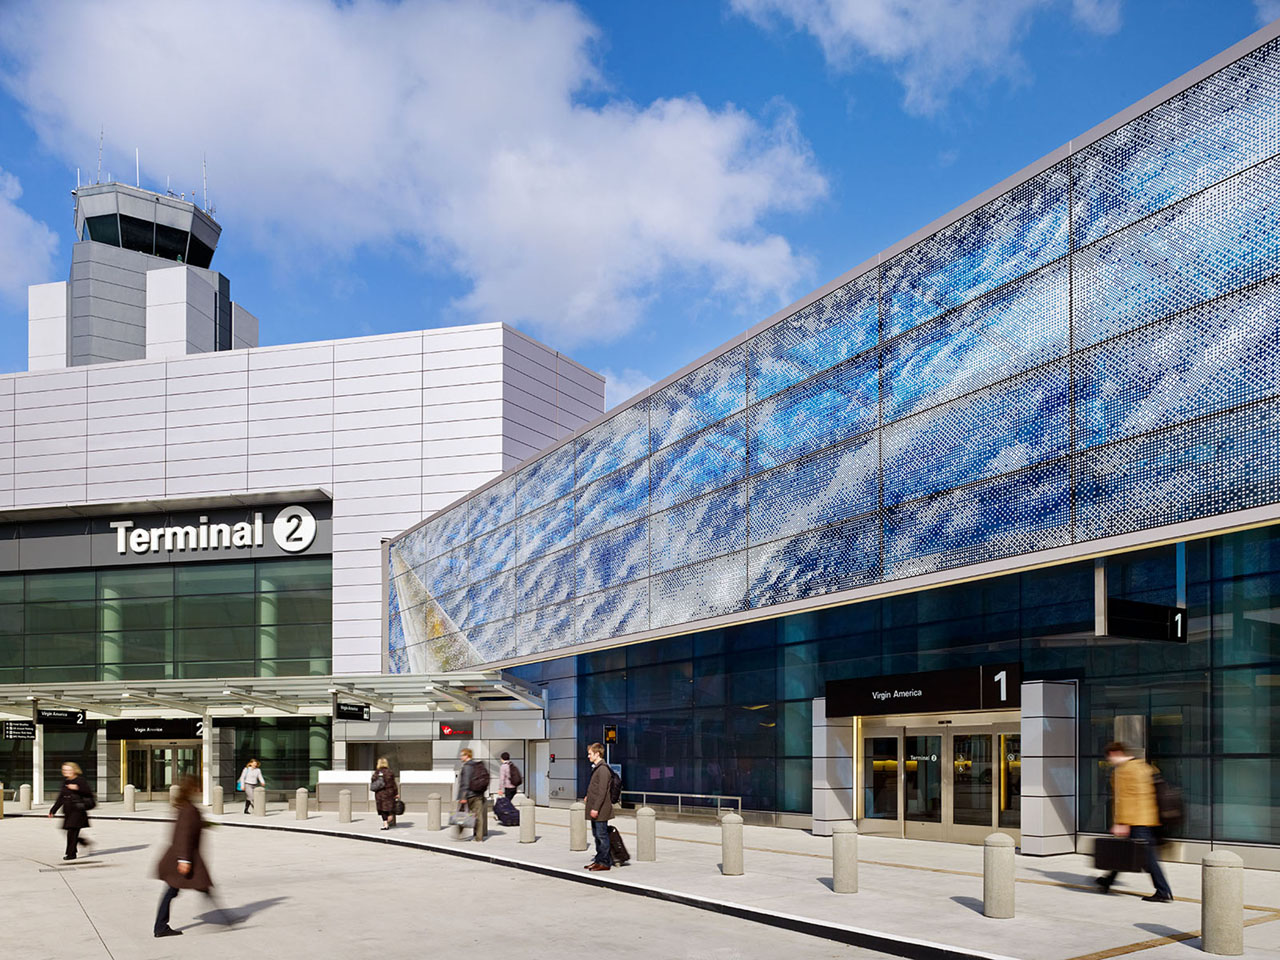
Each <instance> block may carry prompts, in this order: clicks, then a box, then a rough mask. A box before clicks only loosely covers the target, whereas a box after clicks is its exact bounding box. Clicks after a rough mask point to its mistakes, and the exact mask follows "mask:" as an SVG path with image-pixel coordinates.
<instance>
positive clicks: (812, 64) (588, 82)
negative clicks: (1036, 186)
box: [0, 0, 1280, 402]
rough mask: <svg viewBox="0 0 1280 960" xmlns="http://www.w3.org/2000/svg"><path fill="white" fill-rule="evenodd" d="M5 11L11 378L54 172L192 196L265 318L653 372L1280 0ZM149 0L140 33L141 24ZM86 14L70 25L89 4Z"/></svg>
mask: <svg viewBox="0 0 1280 960" xmlns="http://www.w3.org/2000/svg"><path fill="white" fill-rule="evenodd" d="M112 10H113V16H112V17H110V18H104V16H103V14H102V12H101V7H100V6H98V5H95V4H88V3H84V4H80V3H75V2H68V3H62V4H56V5H55V4H34V3H33V4H24V3H20V2H11V3H6V5H5V8H4V13H3V14H2V15H0V322H3V324H4V329H5V330H6V331H8V334H9V335H8V336H7V337H5V338H4V340H3V341H2V342H0V371H14V370H22V369H25V364H26V354H25V347H26V335H25V331H26V293H25V288H26V285H27V284H28V283H36V282H43V281H47V280H59V279H65V277H66V275H67V269H68V265H69V261H70V248H71V243H72V239H73V237H72V232H71V197H70V190H71V189H72V188H73V187H74V186H75V182H76V168H77V167H79V168H80V169H81V176H82V177H83V178H85V179H90V178H92V176H93V168H94V167H95V165H96V156H97V135H98V130H99V129H100V128H104V129H105V140H106V149H105V154H104V161H103V167H104V176H105V174H106V173H107V172H110V173H112V174H114V175H115V178H116V179H119V180H124V181H126V182H132V181H133V170H134V167H133V159H134V148H135V147H138V148H139V150H140V154H141V180H142V185H143V186H144V187H150V188H152V189H158V190H160V191H163V190H164V189H165V185H166V178H170V179H169V182H170V184H171V186H172V188H173V189H174V190H175V191H186V192H188V194H189V193H190V191H191V190H192V189H193V188H197V187H198V186H199V183H200V159H201V157H202V156H207V157H208V164H209V184H210V187H209V189H210V199H211V200H212V202H213V203H214V204H215V205H216V208H217V214H216V215H217V218H218V220H219V221H220V222H221V224H222V226H223V231H224V232H223V239H222V242H221V244H220V246H219V249H218V252H217V255H216V257H215V259H214V264H213V265H214V267H215V268H217V269H219V270H221V271H222V272H223V273H225V274H226V275H227V276H229V277H230V278H231V283H232V296H233V298H234V299H235V300H237V301H238V302H240V303H242V304H243V305H244V306H245V307H247V308H248V309H249V310H251V311H252V312H254V313H255V314H257V315H258V317H259V318H260V320H261V322H262V327H261V331H262V343H263V344H275V343H291V342H300V341H305V340H315V339H324V338H330V337H343V336H357V335H362V334H370V333H382V332H389V331H395V330H411V329H418V328H422V327H434V326H447V325H451V324H457V323H468V322H477V321H491V320H505V321H507V322H509V323H512V324H513V325H515V326H517V327H519V328H521V329H523V330H525V331H527V332H528V333H530V334H532V335H533V336H536V337H538V338H539V339H542V340H543V341H545V342H547V343H549V344H550V345H552V346H554V347H556V348H558V349H561V350H563V351H564V352H566V353H568V354H569V355H570V356H572V357H574V358H575V359H577V360H579V361H581V362H583V363H585V364H587V365H588V366H591V367H593V368H595V369H597V370H601V371H604V372H607V373H608V374H609V375H611V377H612V378H613V384H612V386H611V391H610V392H611V397H610V399H611V401H614V402H616V401H617V400H621V399H625V398H626V396H628V395H630V393H633V392H635V390H637V389H640V388H642V387H644V386H645V385H646V384H647V382H649V381H651V380H654V379H659V378H661V377H663V376H665V375H667V374H668V373H670V372H672V371H674V370H675V369H677V368H678V367H680V366H682V365H683V364H685V363H687V362H689V361H690V360H692V359H694V358H696V357H698V356H699V355H701V354H702V353H704V352H706V351H707V350H709V349H711V348H712V347H714V346H716V345H717V344H719V343H722V342H723V341H725V340H727V339H729V338H731V337H732V336H734V335H735V334H737V333H738V332H740V331H741V330H743V329H745V328H746V327H748V326H750V325H751V324H753V323H755V322H757V321H758V320H760V319H763V318H764V317H766V316H768V315H770V314H771V313H773V312H774V311H775V310H777V309H779V308H780V307H781V306H783V305H785V304H787V303H789V302H791V301H793V300H795V299H797V298H799V297H801V296H803V295H804V294H805V293H806V292H808V291H809V290H811V289H814V288H815V287H817V286H819V285H821V284H823V283H825V282H827V281H828V280H831V279H833V278H834V277H836V276H838V275H840V274H841V273H843V272H845V271H846V270H849V269H850V268H852V267H854V266H856V265H857V264H859V263H861V262H862V261H863V260H865V259H866V258H867V257H868V256H871V255H873V254H875V253H876V252H877V251H879V250H881V249H883V248H884V247H886V246H888V245H890V244H892V243H893V242H894V241H896V240H898V239H900V238H901V237H903V236H905V235H906V234H909V233H911V232H912V231H914V230H916V229H917V228H919V227H921V226H923V225H924V224H926V223H928V222H929V221H931V220H933V219H934V218H935V217H937V216H939V215H941V214H943V213H945V212H946V211H948V210H950V209H952V208H953V207H955V206H957V205H958V204H960V203H963V202H964V201H965V200H967V199H969V198H970V197H972V196H973V195H975V194H977V193H979V192H981V191H982V190H984V189H986V188H987V187H989V186H991V185H992V184H994V183H995V182H997V181H999V180H1000V179H1002V178H1004V177H1005V176H1008V175H1009V174H1011V173H1013V172H1015V171H1017V170H1018V169H1020V168H1021V167H1023V166H1025V165H1026V164H1028V163H1030V162H1032V161H1034V160H1035V159H1037V158H1038V157H1040V156H1041V155H1043V154H1044V153H1046V152H1048V151H1050V150H1052V149H1054V148H1055V147H1057V146H1059V145H1061V144H1062V143H1064V142H1065V141H1067V140H1068V139H1070V138H1071V137H1073V136H1075V135H1077V134H1079V133H1082V132H1084V131H1085V130H1087V129H1088V128H1090V127H1092V126H1093V125H1094V124H1096V123H1098V122H1100V121H1102V120H1105V119H1106V118H1107V117H1109V116H1111V115H1112V114H1114V113H1116V112H1117V111H1119V110H1121V109H1123V108H1124V107H1126V106H1128V105H1129V104H1131V103H1133V102H1134V101H1136V100H1139V99H1141V98H1142V97H1143V96H1145V95H1146V94H1148V93H1150V92H1151V91H1153V90H1155V89H1156V88H1157V87H1159V86H1160V85H1162V84H1164V83H1166V82H1168V81H1170V80H1172V79H1174V78H1176V77H1177V76H1179V75H1180V74H1182V73H1184V72H1185V71H1187V70H1189V69H1191V68H1192V67H1194V66H1196V65H1197V64H1199V63H1201V62H1202V61H1204V60H1207V59H1208V58H1210V57H1212V56H1213V55H1215V54H1216V53H1218V52H1219V51H1221V50H1223V49H1225V48H1226V47H1228V46H1230V45H1231V44H1233V43H1235V42H1236V41H1238V40H1240V39H1242V38H1244V37H1245V36H1247V35H1248V34H1249V33H1251V32H1253V31H1254V30H1255V29H1257V28H1258V27H1259V26H1260V25H1261V24H1262V23H1264V22H1266V21H1268V20H1269V19H1271V18H1272V17H1275V16H1280V4H1277V3H1275V2H1274V0H1258V2H1256V3H1255V2H1249V0H1236V2H1233V0H1221V2H1217V0H1215V2H1207V0H1206V2H1192V0H1163V2H1137V0H849V2H840V0H704V2H697V3H688V2H675V0H671V2H667V0H647V2H645V3H632V2H620V0H597V2H589V3H580V4H577V5H574V4H563V3H545V2H515V0H512V2H498V0H494V2H488V0H486V2H480V0H467V2H423V3H404V4H399V5H393V4H385V3H371V2H362V0H356V2H351V3H342V4H338V5H334V6H330V5H328V4H326V3H323V2H313V0H267V2H251V0H227V2H225V3H222V4H220V5H219V6H218V15H217V16H216V17H214V16H210V15H209V14H208V11H207V10H202V9H201V8H200V7H199V6H198V5H196V4H177V5H174V4H168V3H163V2H160V0H147V2H118V3H115V4H113V5H112ZM131 21H133V22H137V21H142V22H145V23H146V24H147V25H148V29H147V30H136V29H133V28H132V27H131ZM90 24H92V25H93V27H92V28H91V27H90V26H89V25H90Z"/></svg>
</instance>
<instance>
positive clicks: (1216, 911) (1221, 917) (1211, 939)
mask: <svg viewBox="0 0 1280 960" xmlns="http://www.w3.org/2000/svg"><path fill="white" fill-rule="evenodd" d="M1200 889H1201V896H1202V897H1203V898H1204V899H1203V900H1202V901H1201V902H1200V942H1201V946H1202V948H1203V949H1204V952H1205V953H1215V954H1217V955H1218V956H1222V957H1238V956H1240V955H1241V954H1242V953H1244V861H1243V860H1241V859H1240V858H1239V857H1238V856H1236V855H1235V854H1234V853H1230V852H1229V851H1226V850H1220V851H1216V852H1214V853H1211V854H1209V855H1208V856H1206V857H1205V858H1204V860H1202V861H1201V865H1200Z"/></svg>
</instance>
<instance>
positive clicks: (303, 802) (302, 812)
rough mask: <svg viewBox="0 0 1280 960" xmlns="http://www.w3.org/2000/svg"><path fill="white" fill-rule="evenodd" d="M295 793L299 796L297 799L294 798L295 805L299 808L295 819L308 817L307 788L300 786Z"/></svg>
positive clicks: (295, 795)
mask: <svg viewBox="0 0 1280 960" xmlns="http://www.w3.org/2000/svg"><path fill="white" fill-rule="evenodd" d="M293 795H294V797H296V798H297V799H296V800H294V806H295V807H296V808H297V812H296V813H295V814H294V819H295V820H305V819H307V799H308V798H307V788H306V787H299V788H298V789H297V790H296V791H294V794H293Z"/></svg>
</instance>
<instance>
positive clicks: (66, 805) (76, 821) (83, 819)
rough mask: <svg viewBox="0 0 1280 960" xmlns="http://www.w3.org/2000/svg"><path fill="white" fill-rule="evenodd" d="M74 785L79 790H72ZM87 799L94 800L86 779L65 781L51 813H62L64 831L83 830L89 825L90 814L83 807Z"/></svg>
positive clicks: (80, 777) (79, 778)
mask: <svg viewBox="0 0 1280 960" xmlns="http://www.w3.org/2000/svg"><path fill="white" fill-rule="evenodd" d="M73 783H74V784H75V785H76V787H77V788H78V789H76V790H72V789H71V784H73ZM86 798H87V799H90V800H92V799H93V791H92V790H90V789H89V782H88V781H87V780H85V778H84V777H82V776H79V777H72V778H71V779H70V780H64V781H62V789H61V790H59V791H58V799H57V800H55V801H54V802H53V807H52V809H50V811H49V813H51V814H56V813H57V812H58V811H59V810H61V811H62V829H63V830H83V829H84V828H85V827H87V826H88V825H89V812H88V811H87V810H85V808H84V805H83V801H84V800H85V799H86Z"/></svg>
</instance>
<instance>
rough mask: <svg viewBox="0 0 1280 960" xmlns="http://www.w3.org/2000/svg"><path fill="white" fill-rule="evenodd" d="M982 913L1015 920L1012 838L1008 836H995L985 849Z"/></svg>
mask: <svg viewBox="0 0 1280 960" xmlns="http://www.w3.org/2000/svg"><path fill="white" fill-rule="evenodd" d="M982 913H983V916H987V917H992V918H994V919H996V920H1008V919H1010V918H1011V917H1013V837H1011V836H1009V835H1008V834H1007V833H993V834H991V835H990V836H989V837H987V839H986V840H985V841H984V842H983V845H982Z"/></svg>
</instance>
